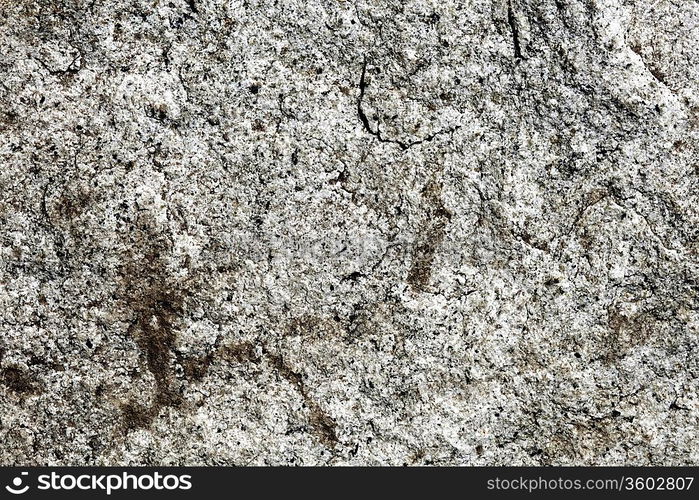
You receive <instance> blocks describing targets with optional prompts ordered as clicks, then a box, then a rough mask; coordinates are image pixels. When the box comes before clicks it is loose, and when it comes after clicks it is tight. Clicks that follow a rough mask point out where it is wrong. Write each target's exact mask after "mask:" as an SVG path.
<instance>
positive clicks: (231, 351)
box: [125, 341, 339, 448]
mask: <svg viewBox="0 0 699 500" xmlns="http://www.w3.org/2000/svg"><path fill="white" fill-rule="evenodd" d="M263 358H264V359H266V360H267V361H268V363H269V364H270V365H271V366H272V368H273V369H274V370H275V371H276V372H277V374H278V375H279V376H280V377H281V378H282V379H284V380H286V381H287V382H288V383H289V384H291V385H292V386H293V387H294V388H295V389H296V390H297V391H298V392H299V394H300V395H301V397H302V398H303V401H304V403H305V404H306V406H307V407H308V410H309V418H308V421H309V424H310V427H311V429H312V432H313V434H314V435H315V436H316V437H317V438H318V439H319V441H321V442H322V443H323V444H325V445H326V446H328V447H330V448H334V447H335V446H336V445H337V444H338V442H339V440H338V437H337V432H336V427H337V426H336V424H335V421H334V420H333V419H332V417H330V415H328V413H327V412H325V411H324V410H323V408H322V407H321V406H320V404H318V402H317V401H315V400H314V399H313V398H312V397H311V394H310V391H309V390H308V387H307V386H306V383H305V382H304V380H303V377H302V376H301V374H299V373H298V372H296V371H294V370H293V369H292V368H291V367H290V366H289V365H288V364H287V363H286V362H285V361H284V358H283V357H282V356H281V355H279V354H275V353H273V352H271V351H269V349H267V348H264V347H263V348H262V354H261V355H259V354H258V351H257V349H256V347H255V344H253V343H252V342H249V341H242V342H239V343H236V344H230V345H224V346H221V347H219V348H217V349H214V350H212V351H211V352H210V353H209V354H207V355H206V356H202V357H198V358H189V359H182V360H181V363H182V365H183V367H184V373H185V377H186V378H188V379H190V380H192V381H200V380H202V379H203V378H204V377H205V376H206V374H207V372H208V371H209V368H210V367H211V365H212V364H213V363H215V362H216V361H225V362H228V363H233V364H246V363H259V362H260V361H262V359H263ZM127 410H128V414H126V413H125V415H126V416H127V417H128V418H129V419H130V420H131V421H132V422H133V423H134V425H139V424H142V423H145V422H148V423H150V422H149V420H148V419H149V417H150V414H149V413H148V411H147V410H148V409H147V408H133V407H128V408H127ZM144 410H145V414H144ZM150 418H152V417H150Z"/></svg>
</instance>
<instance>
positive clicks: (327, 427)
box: [264, 349, 339, 448]
mask: <svg viewBox="0 0 699 500" xmlns="http://www.w3.org/2000/svg"><path fill="white" fill-rule="evenodd" d="M264 353H265V356H266V357H267V359H268V360H269V362H270V363H271V364H272V366H273V367H274V369H275V370H276V371H277V374H278V375H279V376H280V377H282V378H284V379H285V380H286V381H287V382H289V383H290V384H291V385H293V386H294V387H295V388H296V389H297V390H298V391H299V394H301V397H302V398H303V400H304V402H305V403H306V405H307V406H308V409H309V412H310V416H309V423H310V424H311V428H312V430H313V432H314V434H315V435H316V436H317V437H318V438H319V440H320V441H321V442H322V443H324V444H325V445H326V446H328V447H330V448H334V447H335V446H336V445H337V444H338V442H339V440H338V437H337V425H336V424H335V421H334V420H333V419H332V417H330V415H328V414H327V413H326V412H325V410H323V408H321V406H320V405H319V404H318V402H317V401H315V400H314V399H313V398H312V397H311V396H310V394H309V391H308V388H307V387H306V384H305V382H304V381H303V377H302V376H301V374H299V373H297V372H295V371H294V370H293V369H292V368H291V367H290V366H289V365H288V364H287V363H286V362H285V361H284V358H283V357H282V356H280V355H278V354H274V353H272V352H270V351H269V350H266V349H265V351H264Z"/></svg>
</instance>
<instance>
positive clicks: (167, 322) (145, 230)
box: [121, 218, 188, 429]
mask: <svg viewBox="0 0 699 500" xmlns="http://www.w3.org/2000/svg"><path fill="white" fill-rule="evenodd" d="M139 222H140V223H139V225H137V227H136V228H135V229H134V231H133V232H132V234H131V235H130V236H131V237H132V239H133V240H134V246H133V250H131V251H130V252H128V254H127V255H126V256H125V259H124V266H123V269H122V283H121V285H122V286H121V288H122V290H121V292H122V294H121V296H122V298H121V306H122V308H123V310H124V311H125V313H126V314H128V316H129V317H130V326H129V328H128V330H127V332H128V334H129V336H130V337H131V338H132V339H133V340H134V342H135V343H136V345H138V347H139V349H140V351H141V355H142V359H143V362H144V365H145V367H146V368H147V369H148V371H149V372H150V373H151V375H152V376H153V378H154V381H155V387H154V393H153V398H152V403H151V404H150V406H144V405H143V404H141V403H139V402H134V401H131V402H129V403H127V404H126V405H124V406H123V407H122V415H123V420H124V424H125V426H126V427H127V428H129V429H131V428H143V427H148V426H150V424H151V423H152V421H153V419H154V418H155V417H156V416H157V415H158V413H159V412H160V410H161V409H162V408H163V407H168V406H171V407H177V406H180V405H181V403H182V402H183V398H182V395H181V394H180V392H179V390H178V388H177V386H176V377H175V370H174V366H173V362H174V353H173V351H174V348H175V343H176V340H177V334H176V326H177V323H178V321H179V320H180V317H181V316H182V314H183V304H184V300H185V298H186V296H187V292H186V289H187V285H188V284H187V283H181V282H179V281H178V280H175V279H173V278H172V277H171V276H170V273H169V272H168V270H167V265H166V256H167V255H168V253H170V252H171V251H172V243H171V242H170V240H169V239H168V237H167V235H165V234H163V232H162V231H160V230H159V229H158V228H157V227H156V224H155V222H154V221H153V220H151V219H148V218H143V219H142V220H141V221H139Z"/></svg>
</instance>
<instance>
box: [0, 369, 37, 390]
mask: <svg viewBox="0 0 699 500" xmlns="http://www.w3.org/2000/svg"><path fill="white" fill-rule="evenodd" d="M0 383H2V385H4V386H5V387H7V388H8V389H9V390H10V391H11V392H13V393H15V394H17V395H18V396H35V395H37V394H39V393H40V392H41V390H40V388H39V384H38V382H37V380H36V379H35V378H34V377H33V376H32V375H31V374H30V373H29V372H28V371H27V370H25V369H23V368H20V367H17V366H9V367H7V368H3V369H2V370H0Z"/></svg>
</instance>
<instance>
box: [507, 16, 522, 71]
mask: <svg viewBox="0 0 699 500" xmlns="http://www.w3.org/2000/svg"><path fill="white" fill-rule="evenodd" d="M507 24H509V25H510V30H511V31H512V45H513V46H514V50H515V59H524V57H522V46H521V44H520V42H519V26H517V20H516V19H515V13H514V11H513V10H512V2H507Z"/></svg>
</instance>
